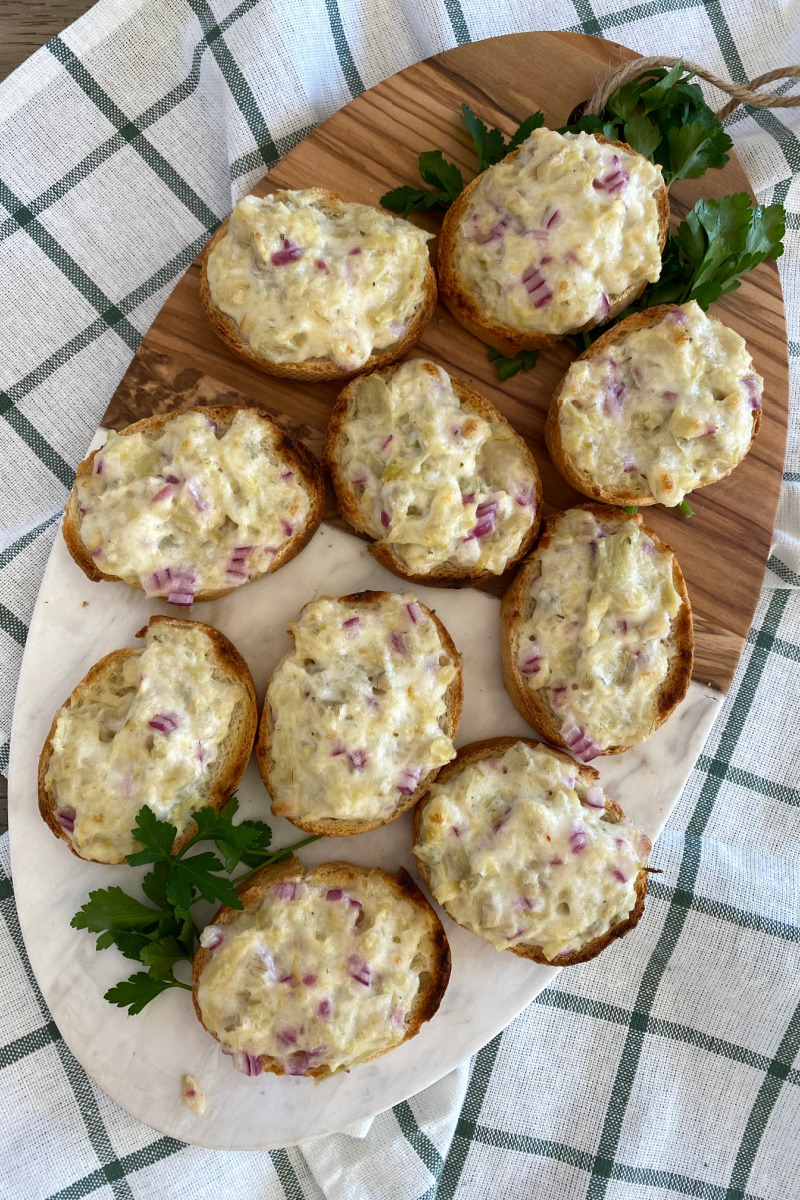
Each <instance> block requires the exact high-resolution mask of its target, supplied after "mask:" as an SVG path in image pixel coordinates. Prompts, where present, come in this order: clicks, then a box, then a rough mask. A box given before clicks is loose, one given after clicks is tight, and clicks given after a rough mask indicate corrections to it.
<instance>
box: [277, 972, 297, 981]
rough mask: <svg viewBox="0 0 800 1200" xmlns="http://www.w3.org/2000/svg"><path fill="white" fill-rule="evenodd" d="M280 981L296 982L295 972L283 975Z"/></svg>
mask: <svg viewBox="0 0 800 1200" xmlns="http://www.w3.org/2000/svg"><path fill="white" fill-rule="evenodd" d="M278 983H294V974H293V973H290V974H289V975H281V977H280V979H279V980H278Z"/></svg>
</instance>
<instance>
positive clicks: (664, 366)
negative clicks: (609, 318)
mask: <svg viewBox="0 0 800 1200" xmlns="http://www.w3.org/2000/svg"><path fill="white" fill-rule="evenodd" d="M763 388H764V380H763V379H762V378H761V376H760V375H757V374H756V373H755V370H754V368H753V360H752V358H751V357H750V355H749V354H748V353H747V347H746V346H745V343H744V339H743V338H741V337H739V334H738V333H734V331H733V330H732V329H728V328H727V327H726V326H725V325H723V324H722V323H721V322H720V321H717V320H715V318H714V317H707V316H706V314H705V313H704V312H703V310H702V309H701V308H700V306H699V305H698V304H697V303H696V302H695V301H694V300H690V301H689V303H688V304H683V305H681V306H680V308H677V309H674V310H673V311H672V312H670V313H668V314H667V315H666V316H665V317H664V319H663V320H662V321H660V322H659V323H658V325H653V326H651V327H650V328H648V329H636V330H634V331H633V332H632V333H628V334H625V335H624V336H623V337H621V338H620V340H619V341H618V342H613V343H612V344H611V345H610V346H608V347H607V348H606V350H605V351H604V352H603V354H602V355H599V356H598V357H596V358H591V359H586V360H584V361H582V362H574V363H573V364H572V366H571V367H570V368H569V370H568V372H567V375H566V379H565V380H564V385H563V387H562V389H561V393H560V395H559V400H558V406H559V409H558V420H559V425H560V428H561V441H562V444H563V447H564V453H565V454H566V455H567V457H569V458H571V459H572V460H573V462H574V463H575V464H576V466H577V468H578V470H579V471H581V472H582V473H584V474H586V475H588V476H589V478H590V479H591V481H592V483H594V484H598V485H599V486H601V487H604V488H615V489H623V490H624V491H627V492H630V493H635V494H637V495H638V494H641V493H645V494H648V495H652V496H653V497H654V498H655V499H656V500H658V501H659V502H660V503H661V504H668V505H675V504H680V502H681V501H682V500H683V498H684V496H685V495H686V493H687V492H690V491H691V490H692V488H696V487H702V486H703V485H704V484H707V483H713V482H714V480H715V479H719V478H720V477H721V476H723V475H725V474H727V472H728V471H729V470H730V469H731V467H735V466H736V464H737V463H738V462H740V461H741V460H742V458H744V456H745V454H746V453H747V450H748V447H749V445H750V440H751V438H752V434H753V413H754V411H755V410H757V409H759V408H760V407H761V393H762V391H763Z"/></svg>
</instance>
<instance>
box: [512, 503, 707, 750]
mask: <svg viewBox="0 0 800 1200" xmlns="http://www.w3.org/2000/svg"><path fill="white" fill-rule="evenodd" d="M673 557H674V556H673V554H672V552H671V551H670V552H664V551H661V550H659V549H657V547H656V546H655V544H654V542H653V541H652V539H651V538H650V537H649V536H648V534H647V533H645V531H644V530H643V529H641V528H640V527H639V525H638V524H637V522H636V521H635V520H627V521H625V522H624V524H622V525H621V526H619V525H618V524H616V523H615V526H614V527H613V528H611V527H609V526H606V525H604V524H603V522H602V520H598V519H597V518H596V517H595V516H594V515H593V514H592V513H590V512H585V511H584V510H583V509H579V508H572V509H569V510H568V512H566V513H564V515H563V516H562V517H561V518H560V520H559V521H558V522H557V524H556V525H555V528H554V529H553V531H552V532H551V533H550V535H549V538H543V539H542V541H541V542H540V545H539V564H540V567H541V571H540V573H539V574H537V575H536V576H535V578H534V579H533V580H532V581H531V592H530V604H531V606H532V609H533V611H532V615H531V616H530V619H529V620H526V621H524V622H522V623H520V624H519V626H518V627H517V630H516V637H515V653H516V656H517V665H518V667H519V669H520V671H521V673H522V676H523V678H524V680H525V682H526V684H527V685H528V687H529V688H531V689H532V690H534V691H540V690H541V691H542V692H543V697H544V700H545V702H546V703H548V704H549V706H550V707H551V708H552V710H553V712H554V713H555V716H556V719H557V720H558V719H559V718H560V719H561V722H562V725H561V733H562V737H564V739H565V741H567V743H568V744H569V745H570V748H571V749H572V750H573V752H574V753H578V754H579V755H580V757H582V758H584V759H586V760H588V759H589V758H593V757H595V756H596V755H597V754H598V753H599V752H600V750H605V749H607V748H608V747H609V746H633V745H635V744H636V743H637V742H642V741H644V740H645V739H646V738H648V737H649V736H650V735H651V734H652V733H653V732H654V729H655V723H656V718H657V716H658V707H657V702H658V694H659V691H660V688H661V686H662V684H663V682H664V680H665V679H666V676H667V672H668V670H669V661H670V659H669V648H668V644H667V639H668V638H669V635H670V630H671V626H672V619H673V618H674V617H675V616H676V615H677V613H678V610H679V609H680V607H681V604H682V603H683V601H682V599H681V597H680V595H679V594H678V592H677V591H676V589H675V585H674V583H673ZM576 727H577V730H578V731H579V732H580V735H581V736H580V737H579V736H578V733H577V732H576Z"/></svg>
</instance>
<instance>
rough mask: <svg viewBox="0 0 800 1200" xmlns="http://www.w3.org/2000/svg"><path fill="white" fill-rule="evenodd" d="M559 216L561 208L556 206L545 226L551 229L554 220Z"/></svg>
mask: <svg viewBox="0 0 800 1200" xmlns="http://www.w3.org/2000/svg"><path fill="white" fill-rule="evenodd" d="M560 216H561V209H559V208H557V209H556V211H555V212H554V213H553V215H552V217H551V218H550V220H549V221H548V222H547V228H548V229H552V228H553V226H554V225H555V223H556V221H558V219H559V218H560Z"/></svg>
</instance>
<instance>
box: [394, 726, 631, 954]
mask: <svg viewBox="0 0 800 1200" xmlns="http://www.w3.org/2000/svg"><path fill="white" fill-rule="evenodd" d="M518 742H522V743H523V744H524V745H526V746H529V747H531V748H532V749H534V750H543V751H546V752H547V753H548V754H550V755H552V756H553V757H554V758H557V759H559V760H561V761H562V762H563V763H564V764H565V765H566V766H567V767H568V768H569V770H570V772H571V773H572V774H573V775H574V777H575V780H576V785H577V789H578V790H584V791H585V790H586V789H588V788H590V787H595V786H597V781H598V779H599V778H600V776H599V774H598V772H597V771H595V769H594V767H589V766H586V765H583V764H580V763H576V762H575V761H574V760H573V759H572V758H570V757H569V755H568V754H564V753H563V752H562V751H560V750H555V749H553V747H552V746H546V745H544V744H543V743H542V742H537V741H534V740H533V739H531V738H519V737H494V738H485V739H484V740H482V741H478V742H471V743H470V744H469V745H468V746H462V747H461V749H460V750H459V752H458V756H457V758H455V759H454V760H453V762H451V763H449V764H448V766H446V767H444V768H443V769H442V771H441V772H440V774H439V776H438V777H437V780H436V783H437V785H438V784H445V783H447V781H448V780H450V779H452V778H453V777H454V776H456V775H458V774H460V773H461V772H462V771H464V770H465V769H467V768H469V767H470V766H471V765H472V764H473V763H477V762H481V761H482V760H484V759H493V758H500V757H501V756H502V755H504V754H505V753H506V751H507V750H509V749H510V748H511V747H512V746H515V745H516V744H517V743H518ZM603 795H604V797H605V811H604V813H603V816H602V818H601V820H603V821H608V822H609V823H611V824H617V823H618V822H620V821H622V820H624V817H625V814H624V813H623V811H622V809H621V808H620V807H619V805H618V804H616V803H615V802H614V801H613V800H612V799H611V797H610V796H606V795H605V793H603ZM430 802H431V796H430V793H426V795H424V796H423V797H422V799H421V800H420V802H419V804H418V805H417V809H416V811H415V813H414V825H413V846H414V853H415V857H416V859H417V868H418V870H419V873H420V875H421V876H422V878H423V880H424V881H425V883H426V885H427V887H428V888H429V889H430V890H431V892H432V891H433V888H432V886H431V878H430V870H429V868H428V864H427V863H426V862H425V861H424V860H423V859H421V858H420V857H419V856H418V855H417V847H419V846H420V845H421V844H424V840H425V839H424V830H425V815H426V812H427V810H428V807H429V805H430ZM642 838H643V845H644V848H645V850H646V851H648V852H649V849H650V842H649V839H645V838H644V837H643V835H642ZM514 865H518V864H512V866H514ZM634 891H635V897H636V900H635V904H634V906H633V908H632V909H631V910H630V912H629V913H628V914H627V916H626V917H625V918H624V919H623V920H621V921H619V922H617V923H616V924H614V925H613V926H612V927H611V928H610V929H608V930H607V931H606V932H605V933H603V934H602V935H601V936H600V937H596V938H593V939H592V940H591V941H589V942H586V943H585V944H584V945H583V946H580V947H579V948H578V949H575V950H570V951H569V952H568V953H562V954H559V955H557V957H556V958H555V959H548V958H546V957H545V955H544V953H543V950H542V947H541V946H537V945H533V944H525V945H520V944H516V945H509V946H506V947H505V949H506V950H509V951H510V952H511V953H512V954H516V955H518V956H519V957H520V958H528V959H531V961H533V962H537V963H542V964H543V965H545V966H559V967H571V966H575V964H577V963H582V962H588V960H589V959H591V958H596V957H597V955H598V954H600V952H601V951H603V950H605V949H606V948H607V947H608V946H610V945H611V944H612V942H614V941H616V939H617V938H621V937H624V936H625V934H626V933H628V932H630V930H631V929H633V928H634V926H636V925H637V924H638V922H639V919H640V917H641V915H642V913H643V912H644V901H645V894H646V892H647V868H646V867H643V868H642V869H641V870H639V871H638V872H637V874H636V878H635V882H634ZM445 911H447V913H448V916H450V917H451V920H455V917H453V915H452V913H450V912H449V910H448V909H447V906H446V905H445ZM456 923H457V924H461V922H456ZM462 928H464V929H467V928H468V926H466V925H462ZM470 932H472V933H474V932H475V931H474V930H470Z"/></svg>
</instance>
